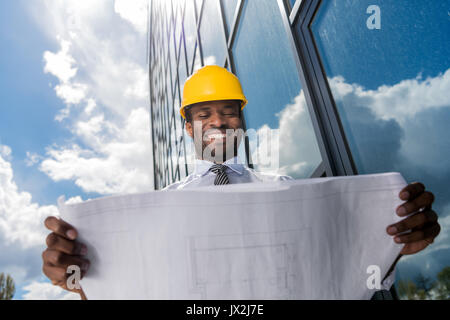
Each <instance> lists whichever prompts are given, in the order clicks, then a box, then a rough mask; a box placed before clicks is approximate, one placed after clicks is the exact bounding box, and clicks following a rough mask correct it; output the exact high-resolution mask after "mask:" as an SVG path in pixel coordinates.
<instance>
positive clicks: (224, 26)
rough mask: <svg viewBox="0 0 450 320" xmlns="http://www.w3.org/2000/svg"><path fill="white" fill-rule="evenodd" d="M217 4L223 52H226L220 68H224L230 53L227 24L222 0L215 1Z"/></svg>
mask: <svg viewBox="0 0 450 320" xmlns="http://www.w3.org/2000/svg"><path fill="white" fill-rule="evenodd" d="M217 2H219V8H218V10H219V16H220V19H221V20H222V30H223V36H224V41H225V50H226V55H225V61H224V63H223V64H222V65H221V66H224V67H225V66H226V65H227V61H228V60H230V52H229V50H228V27H227V22H226V21H225V14H224V9H223V4H222V0H217Z"/></svg>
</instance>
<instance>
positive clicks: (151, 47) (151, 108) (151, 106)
mask: <svg viewBox="0 0 450 320" xmlns="http://www.w3.org/2000/svg"><path fill="white" fill-rule="evenodd" d="M147 12H148V17H149V18H148V19H149V38H150V39H148V40H147V41H150V46H149V51H148V54H149V57H148V60H149V62H148V65H149V74H148V77H149V86H150V112H149V113H150V121H151V127H152V132H151V135H152V153H153V187H154V189H155V190H157V189H158V185H157V179H156V157H155V148H154V144H155V134H154V129H155V128H154V117H153V89H152V87H153V70H152V57H153V55H152V49H153V48H154V46H153V41H154V38H153V1H149V3H148V6H147Z"/></svg>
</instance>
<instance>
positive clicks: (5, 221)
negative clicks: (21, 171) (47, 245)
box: [0, 156, 58, 248]
mask: <svg viewBox="0 0 450 320" xmlns="http://www.w3.org/2000/svg"><path fill="white" fill-rule="evenodd" d="M50 215H58V210H57V208H56V207H55V206H40V205H39V204H37V203H34V202H33V201H32V197H31V194H30V193H28V192H25V191H22V192H21V191H19V189H18V187H17V185H16V183H15V181H14V175H13V170H12V167H11V163H9V162H8V161H6V160H5V159H3V157H1V156H0V234H2V235H3V237H4V238H5V239H4V241H6V245H8V244H11V243H13V242H18V243H20V245H21V246H22V247H23V248H30V247H33V246H38V245H41V244H42V243H43V242H44V239H45V235H46V231H45V227H44V219H45V218H46V217H47V216H50Z"/></svg>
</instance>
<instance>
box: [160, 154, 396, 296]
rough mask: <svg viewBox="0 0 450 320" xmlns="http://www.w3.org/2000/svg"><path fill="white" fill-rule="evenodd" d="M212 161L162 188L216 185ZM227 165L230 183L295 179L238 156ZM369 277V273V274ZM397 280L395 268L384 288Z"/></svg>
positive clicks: (203, 162)
mask: <svg viewBox="0 0 450 320" xmlns="http://www.w3.org/2000/svg"><path fill="white" fill-rule="evenodd" d="M212 165H213V163H212V162H210V161H206V160H199V159H196V160H195V168H194V172H193V173H192V174H190V175H188V176H187V177H186V178H185V179H184V180H181V181H178V182H175V183H172V184H171V185H168V186H167V187H165V188H164V189H162V190H179V189H188V188H195V187H204V186H211V185H214V179H215V178H216V174H215V173H213V172H211V171H209V169H210V168H211V166H212ZM223 165H225V166H226V167H227V169H226V174H227V175H228V179H229V181H230V184H235V183H246V182H266V181H285V180H293V178H291V177H289V176H284V175H276V174H269V173H263V172H257V171H255V170H253V169H251V168H249V167H247V166H245V165H243V164H242V163H239V162H238V158H237V157H235V158H232V159H229V160H227V161H225V162H224V163H223ZM367 276H368V277H369V274H368V275H367ZM394 281H395V269H394V271H393V272H391V273H390V274H389V276H388V277H386V279H385V280H384V281H382V283H381V289H382V290H389V289H390V288H391V286H392V285H393V284H394Z"/></svg>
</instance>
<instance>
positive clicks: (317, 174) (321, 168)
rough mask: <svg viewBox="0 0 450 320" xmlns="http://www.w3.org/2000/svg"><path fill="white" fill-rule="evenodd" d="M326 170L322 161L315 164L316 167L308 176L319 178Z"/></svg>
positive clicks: (324, 174)
mask: <svg viewBox="0 0 450 320" xmlns="http://www.w3.org/2000/svg"><path fill="white" fill-rule="evenodd" d="M326 174H327V172H326V170H325V166H324V164H323V161H322V162H320V164H319V165H318V166H317V168H316V169H315V170H314V171H313V173H312V174H311V175H310V176H309V177H310V178H320V177H324V176H326Z"/></svg>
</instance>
